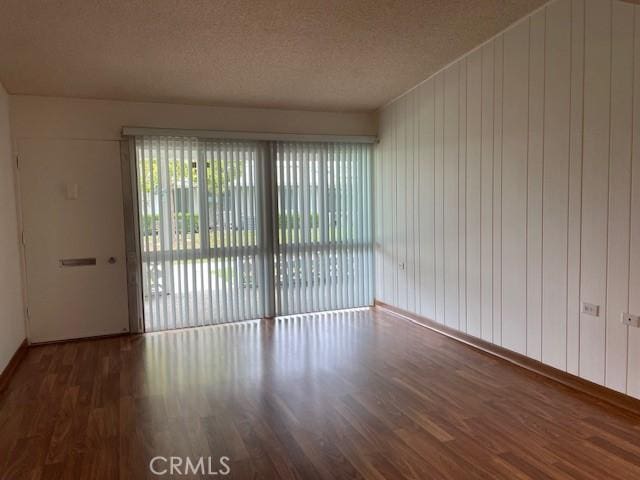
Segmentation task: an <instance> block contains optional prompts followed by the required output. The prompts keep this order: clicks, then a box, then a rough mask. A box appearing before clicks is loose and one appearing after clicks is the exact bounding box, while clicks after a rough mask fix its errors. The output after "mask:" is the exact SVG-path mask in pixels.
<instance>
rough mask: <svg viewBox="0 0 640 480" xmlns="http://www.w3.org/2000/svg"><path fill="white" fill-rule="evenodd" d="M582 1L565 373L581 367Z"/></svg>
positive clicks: (577, 22) (575, 10)
mask: <svg viewBox="0 0 640 480" xmlns="http://www.w3.org/2000/svg"><path fill="white" fill-rule="evenodd" d="M583 80H584V0H572V2H571V138H570V145H569V148H570V154H569V236H568V241H569V244H568V251H567V264H568V272H567V371H568V372H569V373H572V374H574V375H578V371H579V365H580V244H581V239H580V229H581V222H582V202H581V199H582V120H583V117H582V105H583V91H582V86H583Z"/></svg>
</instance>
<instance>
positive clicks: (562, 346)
mask: <svg viewBox="0 0 640 480" xmlns="http://www.w3.org/2000/svg"><path fill="white" fill-rule="evenodd" d="M546 39H547V41H546V48H545V102H544V164H543V186H542V361H543V362H545V363H547V364H549V365H552V366H554V367H557V368H561V369H565V367H566V345H567V343H566V332H567V231H568V230H567V229H568V223H567V222H568V218H567V215H568V208H569V206H568V205H569V204H568V192H569V119H570V112H571V108H570V96H571V92H570V85H571V81H570V79H571V73H570V67H571V2H570V0H558V1H556V2H554V3H552V4H551V5H549V6H548V7H547V21H546Z"/></svg>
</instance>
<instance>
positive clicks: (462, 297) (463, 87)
mask: <svg viewBox="0 0 640 480" xmlns="http://www.w3.org/2000/svg"><path fill="white" fill-rule="evenodd" d="M458 90H459V92H458V93H459V96H460V101H459V102H458V103H459V105H460V109H459V111H460V112H459V114H458V125H459V127H458V130H459V134H458V209H459V210H458V234H459V241H458V292H459V295H458V305H459V306H458V311H459V319H460V320H459V322H460V326H459V328H460V330H461V331H463V332H466V331H467V248H466V245H467V59H466V58H465V59H464V60H463V61H462V62H460V81H459V83H458Z"/></svg>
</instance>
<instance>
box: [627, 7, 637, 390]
mask: <svg viewBox="0 0 640 480" xmlns="http://www.w3.org/2000/svg"><path fill="white" fill-rule="evenodd" d="M634 10H635V15H634V47H633V53H634V54H633V62H634V63H633V118H632V123H631V126H632V132H633V147H632V152H633V156H632V160H631V161H632V163H631V181H632V185H631V241H630V247H631V248H630V253H631V259H630V260H631V261H630V262H629V267H630V269H631V271H630V272H629V311H630V312H633V313H635V314H638V312H640V295H638V294H637V292H640V59H639V58H638V56H639V55H640V6H636V7H634ZM627 393H628V394H629V395H632V396H634V397H636V398H640V328H630V329H629V351H628V354H627Z"/></svg>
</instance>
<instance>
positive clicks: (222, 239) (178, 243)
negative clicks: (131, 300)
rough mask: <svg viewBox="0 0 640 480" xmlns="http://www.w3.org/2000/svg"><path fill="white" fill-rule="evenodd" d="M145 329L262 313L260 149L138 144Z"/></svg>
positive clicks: (209, 143) (171, 140)
mask: <svg viewBox="0 0 640 480" xmlns="http://www.w3.org/2000/svg"><path fill="white" fill-rule="evenodd" d="M135 142H136V157H137V167H138V172H137V173H138V206H139V226H140V243H141V251H142V279H143V292H144V294H143V298H144V314H145V315H144V318H145V330H146V331H156V330H166V329H172V328H181V327H191V326H198V325H209V324H214V323H221V322H231V321H238V320H245V319H252V318H260V317H262V316H264V314H265V298H266V295H265V285H266V284H267V283H268V281H267V279H266V278H265V275H266V272H265V268H264V265H265V262H266V261H267V259H266V258H265V249H264V242H265V236H266V235H267V234H268V232H266V230H265V229H266V226H265V225H264V223H263V219H264V214H263V212H262V211H261V208H262V206H263V204H262V202H261V201H260V200H259V199H260V198H261V197H262V195H263V194H262V190H263V189H262V185H261V184H260V178H261V176H262V175H261V168H262V166H263V165H264V162H265V156H266V146H265V145H264V144H262V143H259V142H231V141H218V140H199V139H197V138H185V137H137V138H136V140H135Z"/></svg>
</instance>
